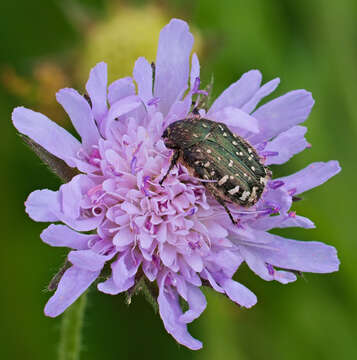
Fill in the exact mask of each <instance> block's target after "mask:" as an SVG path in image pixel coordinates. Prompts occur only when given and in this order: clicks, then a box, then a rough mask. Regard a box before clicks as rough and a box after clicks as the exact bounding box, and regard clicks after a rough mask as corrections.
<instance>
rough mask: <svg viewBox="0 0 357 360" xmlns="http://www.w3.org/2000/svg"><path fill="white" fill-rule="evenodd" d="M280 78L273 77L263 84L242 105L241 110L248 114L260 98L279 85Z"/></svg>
mask: <svg viewBox="0 0 357 360" xmlns="http://www.w3.org/2000/svg"><path fill="white" fill-rule="evenodd" d="M279 83H280V79H279V78H276V79H273V80H271V81H269V82H267V83H266V84H264V85H263V86H262V87H261V88H260V89H259V90H258V91H257V92H256V93H255V94H254V95H253V96H252V98H251V99H250V100H249V101H248V102H246V103H245V104H244V105H243V106H242V108H241V109H242V110H243V111H245V112H246V113H248V114H250V113H251V112H252V111H253V110H254V109H255V107H256V106H257V105H258V104H259V102H260V100H262V99H263V98H265V97H266V96H268V95H269V94H271V93H272V92H273V91H274V90H275V89H276V88H277V86H278V85H279Z"/></svg>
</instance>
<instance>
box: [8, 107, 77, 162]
mask: <svg viewBox="0 0 357 360" xmlns="http://www.w3.org/2000/svg"><path fill="white" fill-rule="evenodd" d="M12 121H13V123H14V126H15V127H16V129H17V130H18V131H20V133H22V134H24V135H26V136H28V137H30V138H31V139H32V140H34V141H35V142H36V143H37V144H39V145H41V146H42V147H43V148H45V149H46V150H47V151H48V152H50V153H51V154H53V155H55V156H57V157H58V158H60V159H62V160H64V161H65V162H66V164H67V165H69V166H71V167H75V166H76V162H75V158H76V157H77V153H78V151H79V150H80V148H81V143H80V142H79V141H78V140H77V139H76V138H75V137H74V136H72V135H71V134H70V133H69V132H67V131H66V130H65V129H63V128H61V127H60V126H58V125H57V124H56V123H54V122H53V121H51V120H50V119H49V118H48V117H46V116H45V115H42V114H41V113H39V112H36V111H32V110H29V109H26V108H24V107H17V108H15V109H14V111H13V113H12Z"/></svg>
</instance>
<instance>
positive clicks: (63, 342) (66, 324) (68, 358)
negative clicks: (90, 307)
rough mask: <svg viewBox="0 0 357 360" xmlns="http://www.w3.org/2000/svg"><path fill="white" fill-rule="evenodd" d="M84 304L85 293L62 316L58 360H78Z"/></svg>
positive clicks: (85, 300)
mask: <svg viewBox="0 0 357 360" xmlns="http://www.w3.org/2000/svg"><path fill="white" fill-rule="evenodd" d="M86 303H87V293H84V294H83V295H82V296H81V297H80V298H79V299H78V300H77V301H76V302H75V303H74V304H72V305H71V306H70V307H69V308H68V309H67V310H66V311H65V312H64V314H63V317H62V327H61V337H60V343H59V348H58V359H59V360H79V355H80V350H81V332H82V327H83V319H84V311H85V307H86Z"/></svg>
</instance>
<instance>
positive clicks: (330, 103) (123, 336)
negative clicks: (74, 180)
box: [0, 0, 357, 360]
mask: <svg viewBox="0 0 357 360" xmlns="http://www.w3.org/2000/svg"><path fill="white" fill-rule="evenodd" d="M146 6H149V7H148V8H147V7H146ZM147 9H150V10H147ZM128 14H130V15H128ZM0 17H1V21H0V41H1V44H2V51H1V52H0V74H1V77H0V82H1V84H0V115H1V117H2V119H3V122H2V124H3V125H2V134H3V138H2V141H1V142H0V151H1V154H2V159H3V162H2V163H3V164H5V171H3V173H2V176H1V188H2V189H3V191H2V198H3V200H4V202H3V204H4V205H3V206H2V208H1V215H2V216H1V220H2V222H3V226H2V229H3V231H2V235H3V236H2V237H3V242H4V245H5V246H4V248H3V250H2V252H1V261H0V281H1V283H2V284H3V287H2V294H1V297H0V309H1V310H0V312H1V314H0V318H1V323H2V326H1V330H0V338H1V351H0V353H1V358H2V359H36V360H37V359H38V360H41V359H46V360H47V359H54V358H55V357H54V356H55V354H56V345H57V341H58V336H59V322H60V318H58V319H49V318H46V317H45V316H44V315H43V306H44V304H45V302H46V300H47V298H48V294H46V293H44V292H43V291H42V290H43V289H44V288H45V287H46V285H47V284H48V282H49V280H50V278H51V276H52V275H53V274H54V273H55V272H56V270H57V269H58V267H59V266H60V265H61V263H62V262H63V258H64V256H65V250H63V249H55V248H50V247H48V246H46V245H45V244H43V243H41V241H40V239H39V234H40V232H41V230H42V229H43V228H44V224H37V223H34V222H32V221H31V220H30V219H28V218H27V216H26V214H25V213H24V209H23V202H24V199H25V198H26V196H27V194H29V193H30V192H31V191H33V190H34V189H38V188H50V189H55V188H56V187H58V185H59V182H58V180H57V179H56V178H55V177H54V176H53V175H51V174H49V173H48V171H47V169H46V168H45V167H44V166H43V165H41V164H40V163H39V160H38V159H37V158H36V157H35V155H34V154H32V153H30V151H29V150H28V149H27V148H26V147H25V146H23V144H22V143H21V140H20V138H19V137H18V136H17V135H16V132H15V130H14V128H13V127H12V125H11V122H10V114H11V111H12V109H13V107H14V106H17V105H19V104H23V105H25V106H29V107H32V108H34V109H36V110H39V109H40V110H41V111H43V112H45V113H46V114H47V115H50V116H51V117H52V116H53V118H54V120H56V121H59V122H61V121H62V122H63V121H65V117H64V114H63V112H62V110H61V109H60V107H59V106H58V105H57V104H55V103H54V101H53V100H54V95H55V92H56V91H57V89H58V88H61V87H63V86H74V85H76V86H78V89H79V90H80V91H82V89H84V83H83V81H85V78H86V76H85V74H87V72H88V69H89V68H90V67H91V66H93V65H94V62H96V61H98V60H103V61H108V62H111V61H113V63H112V64H111V66H112V67H113V71H114V73H113V76H114V75H121V76H122V75H130V73H131V68H132V66H133V64H134V61H135V57H137V56H139V55H144V56H147V57H148V58H149V59H150V60H151V59H152V58H153V57H154V54H155V52H156V46H157V37H158V30H159V28H160V27H161V25H162V24H163V23H165V22H166V21H167V19H169V18H171V17H180V18H183V19H185V20H187V21H188V22H189V23H190V25H191V27H194V28H195V29H197V31H196V32H197V33H199V34H200V38H201V39H202V41H203V42H204V50H203V51H201V52H200V55H201V56H200V60H201V66H202V78H203V82H208V81H209V79H210V77H211V74H212V73H214V76H215V84H214V93H215V95H217V94H219V93H220V92H221V91H222V90H223V89H224V88H225V87H226V86H227V85H229V84H230V83H231V82H233V81H235V80H236V79H237V78H238V77H239V76H240V75H241V74H242V73H243V72H245V71H247V70H249V69H251V68H257V69H260V70H261V71H262V73H263V75H264V79H265V81H268V80H270V79H272V78H274V77H276V76H279V77H280V78H281V85H280V87H279V89H278V90H277V91H276V94H275V95H274V96H276V95H281V94H283V93H284V92H286V91H289V90H291V89H295V88H306V89H308V90H310V91H312V93H313V95H314V98H315V99H316V105H315V107H314V110H313V112H312V114H311V116H310V118H309V120H308V121H307V125H308V127H309V132H308V140H309V141H310V142H311V143H312V145H313V146H312V149H310V150H306V151H305V152H304V153H302V154H299V155H297V156H296V157H294V158H293V159H292V160H291V161H289V163H288V164H286V165H284V166H282V167H279V168H276V169H275V168H274V169H273V170H274V173H275V174H278V175H281V174H288V173H291V172H294V171H297V170H298V169H300V168H301V167H304V166H306V165H307V164H308V163H310V162H312V161H320V160H323V161H326V160H329V159H338V160H339V161H340V162H341V165H342V168H343V171H342V173H341V174H340V175H338V176H337V177H336V178H335V179H333V180H330V181H329V182H328V183H327V184H325V185H324V186H322V187H321V188H317V189H315V190H312V191H310V192H309V193H307V194H305V195H304V201H301V202H299V203H297V204H296V205H295V209H296V211H297V212H298V213H300V214H303V215H305V216H308V217H310V218H311V219H312V220H313V221H315V223H316V225H317V228H316V229H314V230H309V231H307V230H301V229H289V230H287V229H285V230H284V231H280V233H281V234H283V235H284V236H287V237H292V238H296V239H302V240H316V241H324V242H326V243H329V244H332V245H334V246H336V248H337V249H338V251H339V256H340V259H341V263H342V265H341V270H340V271H339V272H338V273H335V274H328V275H311V274H305V275H304V277H303V278H302V279H300V280H299V281H297V282H296V283H293V284H290V285H286V286H284V285H281V284H276V283H267V282H264V281H263V280H261V279H259V278H257V277H256V276H255V275H254V274H252V273H251V272H250V271H248V270H247V269H246V268H245V267H242V269H240V270H239V272H238V274H237V278H239V280H240V281H241V282H242V283H244V284H245V285H247V286H248V287H249V288H250V289H252V290H253V291H254V292H255V293H256V294H257V296H258V298H259V302H258V304H257V305H256V306H255V307H254V308H253V309H251V310H249V311H246V310H241V309H239V308H238V307H237V306H236V305H234V304H233V303H231V302H229V301H228V300H227V299H226V298H224V297H223V296H220V295H219V294H215V293H213V292H212V291H207V292H206V295H207V297H208V307H207V310H206V311H205V312H204V314H203V315H202V316H201V317H200V319H198V320H196V321H195V322H194V324H193V325H191V326H190V330H191V331H192V333H193V334H194V335H195V336H197V337H198V338H199V339H201V340H202V341H203V342H204V348H203V350H201V351H199V352H191V351H188V350H186V349H185V348H183V347H179V346H178V345H177V344H176V343H175V341H174V340H173V339H172V338H171V337H170V336H169V335H168V334H166V332H165V330H164V328H163V325H162V322H161V320H160V318H159V317H158V316H157V315H156V314H154V313H153V312H152V309H151V307H150V306H149V304H147V303H146V301H145V300H144V299H143V298H142V297H136V298H134V299H133V301H132V304H131V305H130V306H129V307H128V306H126V305H125V302H124V297H123V296H113V297H112V296H108V295H104V294H101V293H98V292H96V291H92V292H91V293H90V299H89V303H90V304H89V307H88V311H87V317H86V323H85V333H84V344H85V349H84V354H83V359H86V360H92V359H93V360H94V359H98V358H100V357H101V356H103V355H104V356H105V357H106V359H108V360H109V359H127V358H129V357H130V358H139V357H146V358H149V359H151V358H152V359H157V358H158V354H159V357H160V358H168V357H169V358H171V359H180V358H185V359H195V360H200V359H205V360H211V359H212V360H213V359H217V358H232V359H241V360H245V359H248V360H258V359H262V358H266V357H269V358H274V359H276V360H287V359H288V360H290V359H291V360H294V359H302V358H303V359H305V360H310V359H311V360H312V359H314V360H316V359H333V358H336V357H339V358H341V359H353V358H356V356H357V349H356V319H357V316H356V315H357V311H356V306H355V304H356V301H357V277H356V275H355V274H356V270H357V269H356V267H357V262H356V253H357V242H356V235H355V231H354V229H353V224H354V221H355V219H354V216H355V211H354V206H355V203H356V191H355V189H354V186H355V175H356V173H357V163H356V161H355V155H356V145H355V138H356V135H357V134H356V132H357V108H356V106H355V97H356V94H357V68H356V63H357V42H356V38H357V26H356V24H357V2H356V1H354V0H340V1H338V2H333V1H329V2H327V1H323V0H315V1H307V0H290V1H287V0H286V1H284V0H270V1H264V0H251V1H242V0H221V1H220V2H217V1H213V0H195V1H191V0H180V1H179V0H175V1H170V2H164V1H144V0H142V1H139V0H138V1H131V2H129V1H126V2H125V3H124V1H121V2H116V1H105V0H81V1H74V0H72V1H55V0H34V1H31V2H29V1H25V0H16V1H2V2H1V5H0ZM102 37H104V38H105V39H106V40H105V41H106V42H107V43H106V45H105V46H104V45H103V44H104V43H102V40H101V39H102ZM125 39H126V40H128V39H131V40H130V41H129V40H128V42H127V43H126V44H124V43H123V42H125ZM111 42H113V44H111ZM119 43H121V45H122V46H124V45H125V47H124V48H125V49H126V50H125V51H122V52H121V53H119V50H116V49H121V48H119V47H118V46H119V45H118V44H119ZM102 45H103V48H102ZM134 45H135V46H134ZM200 47H201V46H200ZM124 48H123V49H124ZM202 48H203V46H202ZM101 57H102V58H101ZM106 57H109V58H110V59H109V58H108V59H107V58H106ZM79 79H80V83H79ZM77 83H79V84H78V85H77ZM46 104H47V105H46Z"/></svg>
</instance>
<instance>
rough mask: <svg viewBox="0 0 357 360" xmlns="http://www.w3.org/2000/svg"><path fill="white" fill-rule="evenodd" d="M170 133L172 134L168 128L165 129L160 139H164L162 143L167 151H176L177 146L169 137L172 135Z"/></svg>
mask: <svg viewBox="0 0 357 360" xmlns="http://www.w3.org/2000/svg"><path fill="white" fill-rule="evenodd" d="M171 133H172V131H171V129H170V126H169V127H167V128H166V129H165V131H164V132H163V134H162V135H161V137H162V138H163V139H164V143H165V145H166V147H168V148H169V149H176V148H177V144H176V143H175V141H174V140H173V138H172V136H170V135H172V134H171Z"/></svg>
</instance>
